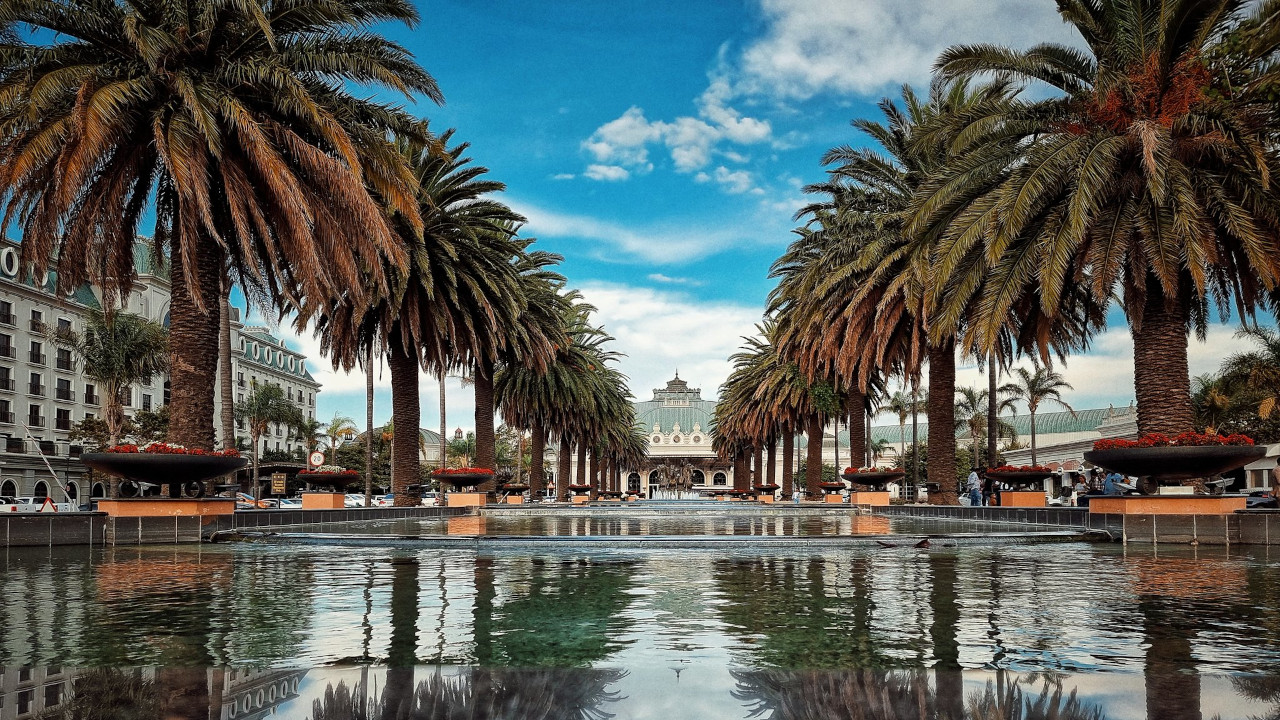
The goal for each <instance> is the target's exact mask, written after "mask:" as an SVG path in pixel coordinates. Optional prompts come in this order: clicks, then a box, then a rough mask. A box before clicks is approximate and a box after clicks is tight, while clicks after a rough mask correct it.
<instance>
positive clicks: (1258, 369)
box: [1222, 326, 1280, 420]
mask: <svg viewBox="0 0 1280 720" xmlns="http://www.w3.org/2000/svg"><path fill="white" fill-rule="evenodd" d="M1236 337H1237V338H1246V339H1249V340H1252V341H1254V342H1255V343H1257V344H1258V346H1259V348H1258V349H1257V350H1251V351H1249V352H1242V353H1236V354H1234V355H1232V356H1230V357H1228V358H1227V359H1226V360H1224V361H1223V363H1222V379H1223V380H1224V382H1225V383H1226V384H1228V385H1235V386H1239V387H1241V388H1243V389H1247V390H1249V391H1250V392H1251V393H1254V394H1258V395H1260V396H1261V399H1260V400H1258V417H1260V418H1262V419H1264V420H1265V419H1267V418H1269V417H1271V414H1272V413H1273V412H1275V409H1276V398H1277V397H1280V333H1277V332H1276V331H1274V330H1269V329H1267V328H1262V327H1254V326H1250V327H1245V328H1242V329H1241V330H1240V331H1239V332H1237V333H1236Z"/></svg>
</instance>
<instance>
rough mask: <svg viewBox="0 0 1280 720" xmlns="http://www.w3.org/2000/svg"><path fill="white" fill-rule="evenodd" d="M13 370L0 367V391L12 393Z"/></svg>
mask: <svg viewBox="0 0 1280 720" xmlns="http://www.w3.org/2000/svg"><path fill="white" fill-rule="evenodd" d="M13 387H14V382H13V369H12V368H8V367H3V366H0V390H8V391H9V392H13Z"/></svg>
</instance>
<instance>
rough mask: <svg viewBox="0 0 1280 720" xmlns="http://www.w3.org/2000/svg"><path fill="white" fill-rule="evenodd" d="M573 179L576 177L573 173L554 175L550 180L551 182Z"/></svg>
mask: <svg viewBox="0 0 1280 720" xmlns="http://www.w3.org/2000/svg"><path fill="white" fill-rule="evenodd" d="M575 177H577V175H574V174H573V173H556V174H555V175H552V176H551V179H552V180H572V179H574V178H575Z"/></svg>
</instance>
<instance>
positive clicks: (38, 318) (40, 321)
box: [31, 310, 44, 332]
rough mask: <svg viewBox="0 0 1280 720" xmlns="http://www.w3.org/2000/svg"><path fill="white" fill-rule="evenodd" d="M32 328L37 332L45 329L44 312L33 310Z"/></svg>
mask: <svg viewBox="0 0 1280 720" xmlns="http://www.w3.org/2000/svg"><path fill="white" fill-rule="evenodd" d="M31 329H32V330H35V331H36V332H42V331H43V330H44V313H42V312H40V311H39V310H32V311H31Z"/></svg>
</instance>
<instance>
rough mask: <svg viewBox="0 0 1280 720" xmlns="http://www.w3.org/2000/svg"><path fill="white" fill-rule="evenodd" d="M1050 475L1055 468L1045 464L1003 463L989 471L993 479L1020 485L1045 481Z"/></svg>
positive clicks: (988, 473) (988, 474) (988, 475)
mask: <svg viewBox="0 0 1280 720" xmlns="http://www.w3.org/2000/svg"><path fill="white" fill-rule="evenodd" d="M1050 475H1053V469H1052V468H1047V467H1045V466H1043V465H1001V466H1000V467H997V468H992V469H990V470H988V471H987V477H989V478H991V479H992V480H999V481H1000V482H1003V483H1008V484H1010V485H1016V486H1018V487H1025V486H1027V485H1031V484H1032V483H1038V482H1043V481H1044V479H1045V478H1047V477H1049V476H1050Z"/></svg>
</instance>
